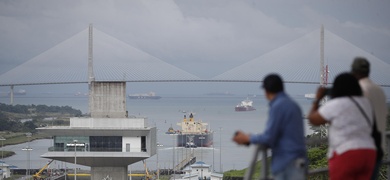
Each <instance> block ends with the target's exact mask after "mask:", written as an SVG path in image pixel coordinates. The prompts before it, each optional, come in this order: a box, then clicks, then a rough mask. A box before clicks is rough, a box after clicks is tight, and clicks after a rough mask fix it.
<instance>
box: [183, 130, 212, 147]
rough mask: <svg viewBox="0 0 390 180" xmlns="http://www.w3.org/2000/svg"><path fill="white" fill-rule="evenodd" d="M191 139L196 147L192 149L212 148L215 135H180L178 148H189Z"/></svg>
mask: <svg viewBox="0 0 390 180" xmlns="http://www.w3.org/2000/svg"><path fill="white" fill-rule="evenodd" d="M189 139H190V140H191V139H192V142H193V144H195V146H192V145H191V147H210V146H212V145H213V133H207V134H179V135H177V141H176V142H177V143H176V145H177V147H186V145H187V147H189V146H188V143H189Z"/></svg>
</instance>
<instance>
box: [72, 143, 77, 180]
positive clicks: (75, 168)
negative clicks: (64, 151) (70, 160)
mask: <svg viewBox="0 0 390 180" xmlns="http://www.w3.org/2000/svg"><path fill="white" fill-rule="evenodd" d="M77 142H78V141H77V140H76V139H75V140H73V143H74V180H76V179H77V177H76V174H77V167H76V165H77V158H76V145H77Z"/></svg>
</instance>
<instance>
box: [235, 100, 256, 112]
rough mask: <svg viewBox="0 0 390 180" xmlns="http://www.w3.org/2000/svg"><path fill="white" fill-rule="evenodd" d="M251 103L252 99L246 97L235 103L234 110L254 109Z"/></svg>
mask: <svg viewBox="0 0 390 180" xmlns="http://www.w3.org/2000/svg"><path fill="white" fill-rule="evenodd" d="M252 104H253V101H252V100H250V99H248V98H247V99H245V100H243V101H241V103H239V104H237V106H236V107H235V110H236V111H254V110H256V109H255V108H254V107H253V105H252Z"/></svg>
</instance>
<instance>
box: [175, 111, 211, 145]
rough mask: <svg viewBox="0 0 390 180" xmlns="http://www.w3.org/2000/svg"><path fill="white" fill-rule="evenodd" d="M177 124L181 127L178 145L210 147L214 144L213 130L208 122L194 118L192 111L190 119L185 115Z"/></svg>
mask: <svg viewBox="0 0 390 180" xmlns="http://www.w3.org/2000/svg"><path fill="white" fill-rule="evenodd" d="M177 125H178V126H180V127H181V130H179V131H178V134H177V146H178V147H187V148H195V147H210V146H211V145H212V144H213V132H212V131H210V130H208V129H207V125H208V124H207V123H203V122H202V121H199V120H194V115H193V114H192V113H191V114H190V118H189V119H187V117H186V115H184V119H183V121H181V122H179V123H177Z"/></svg>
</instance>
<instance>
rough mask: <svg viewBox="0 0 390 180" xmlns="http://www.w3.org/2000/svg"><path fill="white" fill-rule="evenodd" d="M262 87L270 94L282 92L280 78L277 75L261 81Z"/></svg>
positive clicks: (271, 75)
mask: <svg viewBox="0 0 390 180" xmlns="http://www.w3.org/2000/svg"><path fill="white" fill-rule="evenodd" d="M262 87H263V88H264V89H265V90H266V91H268V92H271V93H278V92H281V91H283V90H284V88H283V81H282V78H281V77H280V76H279V75H277V74H269V75H267V76H266V77H265V78H264V80H263V85H262Z"/></svg>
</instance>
